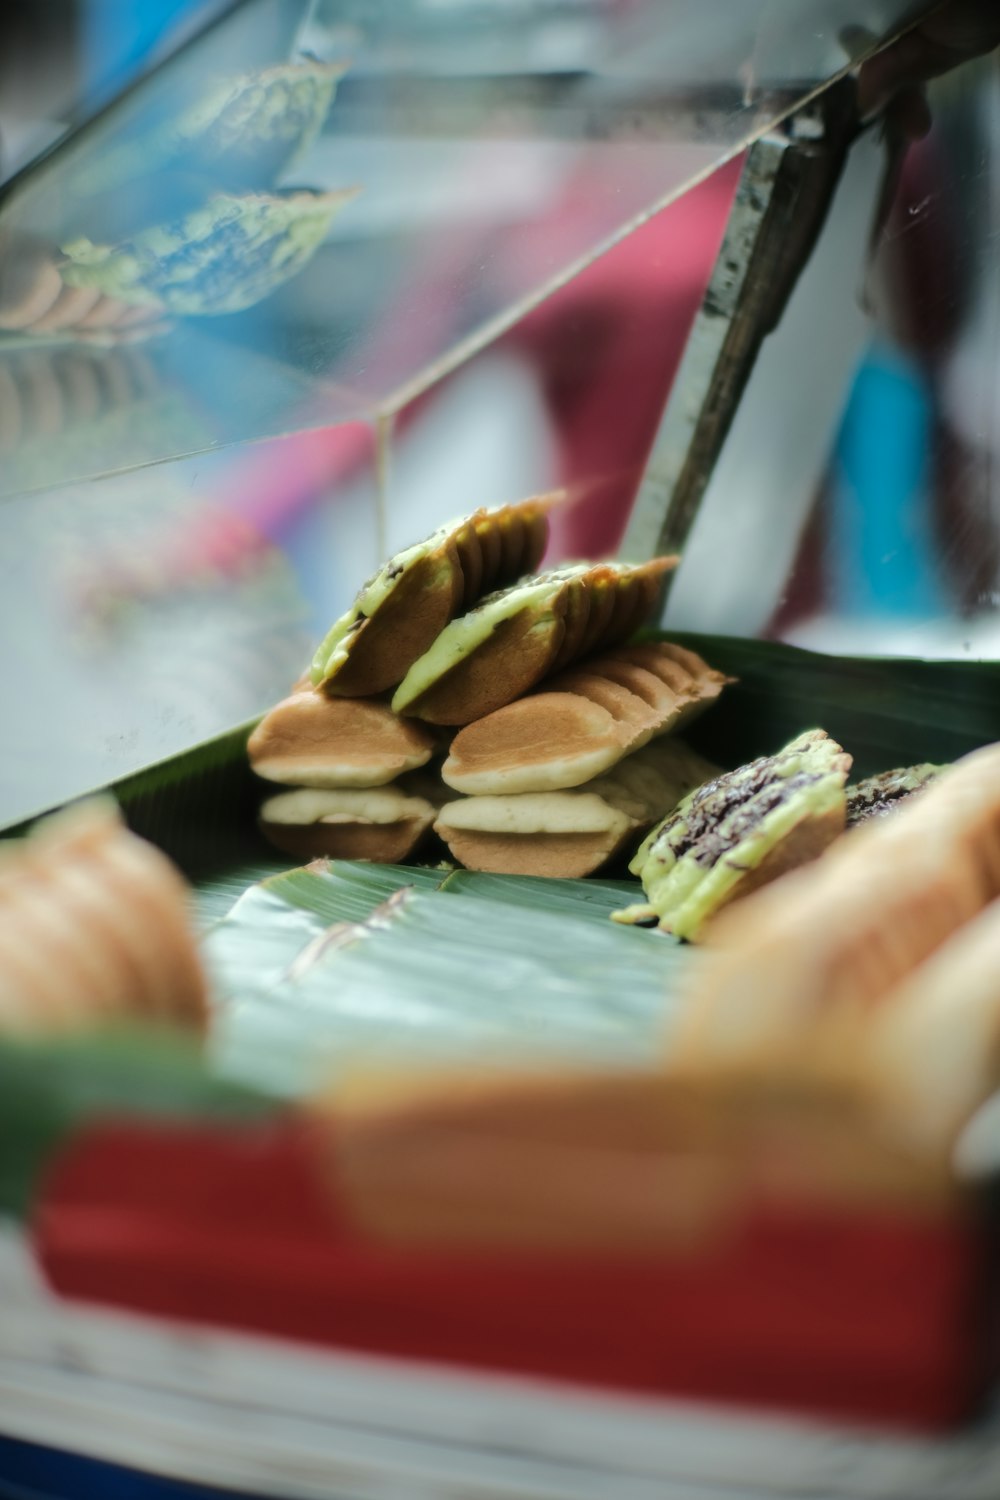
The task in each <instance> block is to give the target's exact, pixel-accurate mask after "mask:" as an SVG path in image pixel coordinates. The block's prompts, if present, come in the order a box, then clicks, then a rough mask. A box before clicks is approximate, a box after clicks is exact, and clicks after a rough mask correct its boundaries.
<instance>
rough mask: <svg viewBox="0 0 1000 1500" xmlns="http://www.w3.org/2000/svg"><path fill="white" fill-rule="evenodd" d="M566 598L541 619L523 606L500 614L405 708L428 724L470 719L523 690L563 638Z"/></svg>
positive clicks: (538, 676)
mask: <svg viewBox="0 0 1000 1500" xmlns="http://www.w3.org/2000/svg"><path fill="white" fill-rule="evenodd" d="M564 609H565V604H564V603H562V604H561V603H560V601H558V600H557V601H556V603H555V605H554V606H553V612H552V614H551V615H549V616H548V618H546V619H545V620H544V621H543V622H541V623H539V622H538V621H536V620H535V619H534V618H533V617H532V616H531V615H530V614H529V613H528V612H525V613H523V614H519V615H515V616H514V617H513V618H512V619H509V620H504V621H502V622H501V623H500V625H498V626H497V628H496V630H495V631H494V632H493V634H492V635H491V636H490V637H489V639H488V640H486V641H484V642H483V643H482V645H481V646H480V647H479V648H478V649H477V650H476V651H475V652H474V653H473V654H472V655H471V656H469V657H466V658H463V660H461V661H460V662H458V663H457V665H456V666H455V667H453V668H452V670H451V671H450V672H447V673H445V675H444V676H442V677H440V678H439V679H438V680H437V682H435V683H433V684H432V686H431V687H429V688H428V689H427V691H426V692H424V693H422V694H421V695H420V697H419V698H418V699H417V700H416V701H415V702H414V703H412V704H411V705H410V706H409V707H408V708H407V710H406V712H407V714H413V715H415V716H416V717H417V718H420V719H424V720H426V721H427V722H428V723H430V724H442V725H457V724H469V723H471V721H472V720H473V719H481V718H483V716H484V715H485V714H488V713H492V712H493V711H494V709H497V708H502V707H503V705H504V704H506V703H509V702H510V701H511V700H512V699H513V698H518V697H520V695H521V694H522V693H526V692H528V691H529V690H530V689H531V688H533V687H534V686H535V684H536V683H537V682H539V681H540V680H541V678H542V677H544V675H545V673H546V672H547V671H548V669H549V666H550V664H551V662H552V659H553V656H554V654H555V650H556V649H557V647H555V646H554V642H557V641H559V640H561V639H562V636H563V633H564V630H565V627H564V624H563V611H564Z"/></svg>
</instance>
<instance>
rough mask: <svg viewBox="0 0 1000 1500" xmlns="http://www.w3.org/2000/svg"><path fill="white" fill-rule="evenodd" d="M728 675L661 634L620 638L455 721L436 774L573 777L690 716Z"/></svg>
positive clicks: (468, 778)
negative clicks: (540, 682)
mask: <svg viewBox="0 0 1000 1500" xmlns="http://www.w3.org/2000/svg"><path fill="white" fill-rule="evenodd" d="M726 681H727V679H726V678H725V677H723V675H722V673H721V672H716V671H714V670H713V669H712V668H711V667H709V666H708V665H707V664H706V663H705V662H704V661H702V659H701V657H699V656H696V655H695V653H694V652H693V651H686V650H684V648H683V647H681V646H675V645H672V644H671V643H670V642H668V641H648V642H645V643H643V644H640V645H635V646H619V647H617V648H616V649H615V650H613V651H609V652H606V653H605V654H603V655H601V656H597V657H594V658H592V659H591V660H589V661H587V662H585V663H583V664H581V665H580V666H579V667H576V668H574V669H572V670H571V671H568V672H563V673H560V674H559V676H558V677H554V678H552V679H550V680H549V681H547V682H546V683H545V685H544V687H543V688H542V689H540V690H539V691H537V692H534V693H530V694H529V695H528V696H527V697H525V698H519V699H517V700H516V701H515V702H514V703H509V704H507V705H506V706H505V707H503V708H499V709H497V710H496V711H495V712H494V713H491V714H487V715H486V716H485V718H482V719H477V720H476V721H475V722H474V723H472V724H469V725H467V726H466V727H465V728H464V729H462V730H460V731H459V733H458V734H457V735H456V736H455V738H454V740H453V741H452V743H451V749H450V751H449V753H448V759H447V760H446V761H445V763H444V766H443V767H442V770H441V774H442V776H443V777H444V779H445V781H446V782H447V783H448V785H449V786H452V787H454V788H455V790H456V791H459V792H462V793H464V794H466V795H469V796H477V795H482V794H484V793H485V794H487V795H491V796H496V795H499V794H507V793H520V792H551V791H559V790H562V789H563V788H566V787H575V786H580V785H581V784H582V783H584V782H587V781H589V780H590V779H591V778H592V777H594V776H599V775H601V774H602V773H603V772H605V771H607V770H609V769H610V768H611V767H612V766H614V765H616V764H617V763H618V762H619V761H620V760H622V758H623V757H624V756H626V755H631V754H632V753H633V752H634V751H636V750H639V749H641V748H642V746H643V745H646V744H648V743H649V742H650V740H652V739H654V738H655V737H656V736H658V735H663V734H666V733H668V732H669V731H671V730H673V729H677V728H678V727H680V726H681V725H683V724H686V723H688V722H690V720H691V719H693V718H694V717H695V715H696V714H698V713H700V712H701V711H702V710H703V709H705V708H706V707H708V706H709V705H710V704H711V703H713V702H714V701H715V699H716V698H717V697H718V695H719V693H720V692H721V691H722V688H723V686H724V685H725V683H726ZM696 784H697V783H692V785H696Z"/></svg>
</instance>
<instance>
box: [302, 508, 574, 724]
mask: <svg viewBox="0 0 1000 1500" xmlns="http://www.w3.org/2000/svg"><path fill="white" fill-rule="evenodd" d="M554 503H555V497H554V496H540V497H537V498H535V499H531V500H525V501H522V502H521V503H520V504H518V505H505V506H503V507H501V508H500V509H499V510H477V511H475V512H474V514H473V515H471V516H468V517H464V518H463V519H462V520H460V521H454V522H450V523H449V524H448V525H446V526H441V527H439V529H438V530H437V531H435V532H434V533H433V534H432V535H431V536H429V537H427V539H426V540H425V541H423V542H418V543H416V544H415V545H414V546H412V547H407V548H405V549H404V550H403V551H402V552H397V553H396V555H395V556H394V557H392V558H390V560H389V561H388V562H387V563H386V564H385V566H384V567H382V568H380V569H379V571H378V572H377V573H376V574H375V576H374V577H373V578H371V579H369V581H368V582H367V583H366V584H365V585H364V587H363V588H362V589H361V591H360V592H359V594H358V596H357V598H356V599H355V601H354V603H353V604H352V606H351V608H350V609H349V610H348V611H347V612H346V614H343V615H341V617H340V618H339V619H338V620H337V621H336V622H335V623H334V624H333V626H332V627H331V628H330V631H329V632H328V634H327V636H326V637H325V639H324V640H323V641H322V642H321V644H320V646H319V649H318V650H317V652H316V655H315V656H314V658H313V663H312V668H311V672H310V677H311V680H312V682H313V685H314V686H316V687H320V686H323V687H325V688H326V690H327V692H330V693H335V694H338V695H343V696H346V697H367V696H370V695H371V694H374V693H382V692H385V691H386V690H387V689H388V688H392V687H396V686H397V684H398V683H400V682H401V681H402V680H403V678H404V676H405V675H406V673H407V671H408V670H409V668H410V667H411V666H412V664H413V663H414V662H415V661H416V660H417V658H418V657H420V656H422V655H423V653H424V652H425V651H427V650H429V648H430V647H431V646H432V645H433V644H434V642H435V640H436V639H437V637H438V636H439V635H440V633H441V632H442V631H443V630H444V628H445V626H446V625H448V623H449V622H450V621H451V620H453V619H454V617H455V616H456V615H458V614H461V613H462V612H463V611H464V610H468V609H470V608H471V607H472V606H473V605H474V604H475V603H476V601H477V600H478V599H480V598H481V597H482V596H483V595H484V594H487V593H489V592H490V591H491V590H492V589H496V588H498V587H501V586H502V585H504V584H508V583H512V582H513V581H514V580H515V579H517V578H520V577H521V575H522V574H524V573H529V572H530V571H531V570H532V568H535V567H537V565H538V563H539V561H540V560H541V557H542V553H543V552H544V551H545V548H546V545H547V543H548V536H549V526H548V512H549V510H550V509H551V507H552V505H553V504H554Z"/></svg>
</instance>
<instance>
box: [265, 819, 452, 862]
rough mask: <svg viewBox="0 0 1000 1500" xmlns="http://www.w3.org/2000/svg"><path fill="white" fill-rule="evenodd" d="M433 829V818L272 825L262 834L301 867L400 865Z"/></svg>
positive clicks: (410, 856)
mask: <svg viewBox="0 0 1000 1500" xmlns="http://www.w3.org/2000/svg"><path fill="white" fill-rule="evenodd" d="M430 826H431V819H430V818H404V819H402V820H401V821H400V822H398V823H361V822H359V823H310V824H306V825H302V824H298V825H296V824H294V823H269V822H268V821H267V820H266V819H263V818H262V819H261V824H260V827H261V832H262V833H263V834H264V836H265V838H266V839H268V841H269V842H270V843H272V844H273V845H274V846H275V848H276V849H280V850H281V851H282V853H284V854H290V855H291V857H292V858H293V859H294V860H296V861H298V862H299V863H300V864H308V862H309V861H310V860H311V859H362V860H371V861H373V862H374V863H376V864H384V865H400V864H403V863H405V861H406V860H408V859H410V858H412V857H413V855H415V854H416V853H417V850H418V849H419V848H420V845H421V844H422V843H423V842H424V840H425V838H426V836H427V834H428V832H429V830H430Z"/></svg>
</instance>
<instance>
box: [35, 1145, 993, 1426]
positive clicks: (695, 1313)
mask: <svg viewBox="0 0 1000 1500" xmlns="http://www.w3.org/2000/svg"><path fill="white" fill-rule="evenodd" d="M34 1228H35V1235H36V1243H37V1249H38V1254H39V1257H40V1260H41V1263H42V1265H43V1267H44V1269H45V1271H46V1273H47V1275H48V1277H49V1279H50V1281H51V1283H52V1285H53V1286H54V1287H55V1288H56V1289H57V1290H58V1291H59V1292H61V1293H63V1294H65V1295H66V1296H69V1297H76V1298H84V1299H88V1300H94V1301H98V1302H102V1303H110V1304H114V1305H117V1306H122V1307H128V1308H132V1309H136V1310H140V1311H143V1312H147V1313H153V1314H158V1315H162V1316H165V1317H175V1318H181V1319H185V1320H188V1321H196V1322H205V1323H211V1324H215V1325H220V1326H225V1327H230V1328H238V1329H245V1330H252V1331H256V1332H262V1333H272V1334H278V1335H282V1336H284V1337H287V1338H291V1339H300V1340H305V1341H308V1342H311V1343H315V1344H321V1345H327V1346H335V1347H340V1348H344V1349H354V1350H365V1351H368V1352H372V1353H379V1354H391V1355H397V1356H402V1357H409V1358H416V1359H424V1360H432V1361H445V1362H448V1363H452V1364H462V1365H470V1366H477V1367H480V1368H487V1369H492V1370H500V1371H508V1372H509V1371H513V1372H522V1373H530V1374H535V1375H545V1376H551V1377H554V1378H557V1379H563V1380H569V1381H572V1382H577V1383H582V1384H586V1385H590V1386H604V1387H611V1388H616V1389H619V1390H633V1391H644V1392H661V1393H667V1394H677V1395H684V1396H690V1397H698V1398H709V1399H718V1400H724V1401H735V1402H747V1403H753V1404H756V1405H762V1406H771V1407H783V1408H788V1409H794V1410H798V1411H803V1412H812V1413H820V1414H829V1415H836V1416H843V1417H848V1418H852V1419H862V1420H871V1421H876V1422H880V1423H892V1424H899V1425H904V1426H915V1427H918V1428H936V1427H941V1426H945V1425H948V1424H950V1423H952V1422H954V1421H956V1420H959V1419H961V1418H962V1417H964V1416H965V1415H967V1414H968V1412H969V1411H970V1409H971V1408H972V1407H973V1405H974V1403H975V1401H976V1400H977V1399H978V1397H979V1395H980V1394H981V1392H982V1391H983V1389H984V1387H985V1384H986V1380H987V1375H988V1363H989V1362H988V1358H987V1356H988V1354H989V1352H990V1349H989V1338H988V1334H987V1326H988V1320H987V1305H986V1298H985V1287H986V1269H987V1266H986V1262H987V1247H986V1244H985V1241H984V1240H983V1239H982V1238H981V1237H980V1236H979V1235H978V1234H977V1233H976V1232H975V1231H974V1230H973V1227H972V1226H971V1225H967V1224H945V1223H930V1222H926V1221H924V1222H910V1223H904V1222H900V1221H898V1220H896V1221H890V1220H883V1219H878V1218H875V1217H872V1218H870V1219H869V1218H865V1219H853V1220H851V1219H840V1220H833V1219H825V1220H824V1219H819V1218H809V1219H806V1218H802V1219H800V1220H795V1221H793V1220H791V1219H788V1218H785V1219H782V1220H777V1219H774V1218H770V1219H769V1218H767V1217H764V1216H761V1217H759V1218H758V1219H757V1220H756V1221H755V1222H752V1223H747V1224H746V1225H745V1226H744V1227H743V1229H742V1231H741V1232H740V1234H739V1235H738V1237H737V1238H735V1239H733V1240H731V1241H728V1242H726V1243H725V1244H720V1245H718V1246H717V1247H715V1248H714V1249H713V1250H712V1251H711V1252H710V1253H708V1254H702V1255H700V1256H698V1257H697V1258H691V1259H687V1258H683V1259H682V1258H663V1257H656V1258H648V1259H643V1258H641V1257H629V1258H627V1259H625V1258H623V1259H618V1260H615V1259H603V1258H602V1259H594V1258H590V1257H587V1258H584V1257H581V1258H579V1259H573V1258H567V1257H566V1256H558V1257H556V1256H551V1257H550V1256H545V1255H539V1254H532V1255H521V1256H513V1255H505V1256H502V1257H501V1256H499V1255H497V1256H491V1255H486V1254H479V1255H473V1254H469V1253H462V1254H458V1253H443V1252H437V1251H435V1252H428V1251H424V1252H416V1251H402V1250H399V1249H389V1248H386V1247H384V1246H379V1245H375V1244H372V1243H370V1242H366V1241H365V1240H364V1239H363V1238H362V1237H360V1236H359V1235H358V1234H357V1233H356V1232H354V1231H353V1230H352V1229H351V1227H350V1225H349V1223H348V1222H347V1220H346V1218H345V1216H344V1214H343V1213H342V1212H341V1211H339V1210H338V1207H337V1205H336V1203H335V1201H334V1198H333V1193H332V1189H331V1188H330V1186H329V1184H328V1182H327V1181H325V1180H324V1178H323V1176H322V1175H321V1172H320V1170H319V1166H318V1161H317V1154H316V1145H315V1141H314V1138H313V1137H312V1136H311V1135H310V1133H309V1132H308V1131H307V1130H306V1129H304V1128H303V1127H302V1126H301V1125H298V1124H289V1123H288V1122H284V1123H282V1124H280V1125H273V1124H272V1125H267V1126H256V1127H244V1128H241V1129H239V1130H235V1129H231V1130H217V1129H199V1128H193V1127H181V1126H172V1127H156V1128H151V1127H149V1126H146V1125H143V1126H136V1125H133V1124H131V1123H128V1124H122V1125H120V1126H116V1125H105V1126H100V1127H95V1128H92V1129H91V1130H90V1131H89V1132H88V1133H86V1134H84V1135H82V1136H81V1137H79V1138H77V1139H76V1140H75V1141H74V1142H73V1143H72V1144H71V1145H70V1147H69V1149H68V1150H67V1151H66V1153H65V1154H64V1155H63V1156H62V1158H61V1159H60V1160H59V1162H58V1163H57V1164H56V1165H55V1167H54V1169H53V1170H52V1172H51V1175H50V1178H49V1181H48V1184H47V1190H46V1192H45V1193H44V1195H43V1198H42V1201H41V1203H40V1206H39V1209H38V1212H37V1216H36V1222H35V1226H34Z"/></svg>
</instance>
